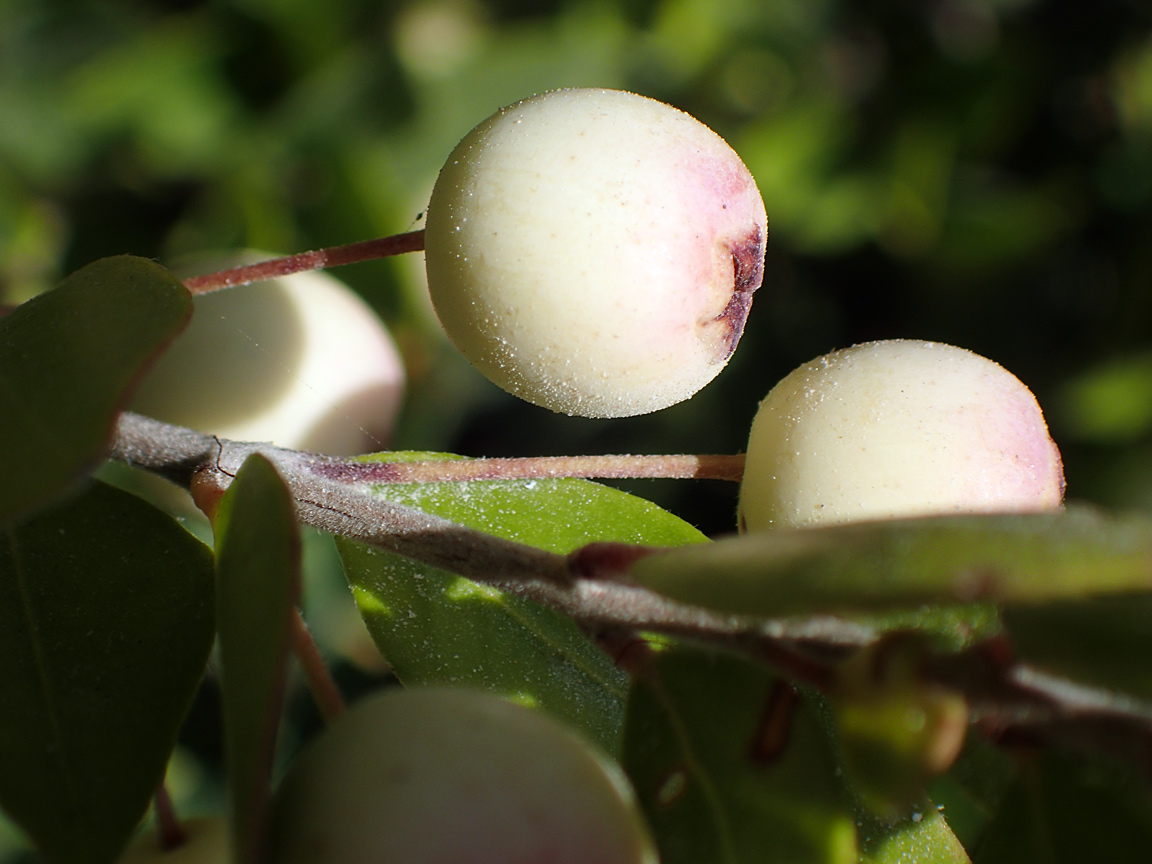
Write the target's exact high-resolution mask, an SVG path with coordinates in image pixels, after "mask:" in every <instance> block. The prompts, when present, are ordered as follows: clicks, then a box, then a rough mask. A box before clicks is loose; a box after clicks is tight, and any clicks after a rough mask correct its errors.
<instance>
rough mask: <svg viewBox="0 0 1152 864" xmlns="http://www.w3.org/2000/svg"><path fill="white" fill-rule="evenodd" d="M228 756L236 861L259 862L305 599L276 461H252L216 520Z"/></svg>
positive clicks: (292, 517)
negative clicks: (295, 628) (293, 631)
mask: <svg viewBox="0 0 1152 864" xmlns="http://www.w3.org/2000/svg"><path fill="white" fill-rule="evenodd" d="M215 531H216V578H217V601H216V603H217V605H216V617H217V621H218V624H217V629H218V631H219V639H220V686H221V691H222V697H223V703H224V756H225V767H226V770H227V774H228V787H229V793H230V796H231V807H232V836H233V848H234V849H235V850H236V855H237V861H239V862H243V864H254V862H257V861H260V860H261V849H262V847H263V840H264V816H265V811H266V804H267V800H268V795H269V792H270V788H271V787H270V783H271V769H272V758H273V755H274V751H275V746H276V730H277V728H278V725H279V720H280V710H281V707H282V705H283V700H284V686H285V676H286V670H287V659H288V650H289V634H290V630H289V627H290V626H291V623H290V622H291V616H292V615H293V614H294V610H295V608H296V603H297V600H298V598H299V594H300V536H299V529H298V527H297V523H296V514H295V509H294V505H293V503H292V497H291V495H290V494H289V492H288V488H287V487H286V486H285V485H284V481H283V480H281V479H280V475H279V474H278V473H277V472H276V469H275V468H274V467H273V466H272V463H271V462H269V461H268V460H267V459H265V458H264V457H263V456H260V455H259V454H257V455H254V456H250V457H249V458H248V459H247V460H245V462H244V464H243V465H242V466H241V468H240V470H239V471H238V472H237V474H236V479H235V480H234V481H233V482H232V485H231V486H230V487H229V488H228V491H227V493H225V495H224V497H223V499H222V500H221V502H220V509H219V511H218V513H217V515H216V520H215Z"/></svg>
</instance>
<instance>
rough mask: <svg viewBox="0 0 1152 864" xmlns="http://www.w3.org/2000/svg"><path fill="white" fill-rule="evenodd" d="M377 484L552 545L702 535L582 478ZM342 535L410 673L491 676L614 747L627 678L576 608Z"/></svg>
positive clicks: (359, 586) (385, 642)
mask: <svg viewBox="0 0 1152 864" xmlns="http://www.w3.org/2000/svg"><path fill="white" fill-rule="evenodd" d="M376 458H383V457H376ZM387 458H389V459H405V460H407V461H412V460H415V459H428V458H452V457H444V456H438V455H436V454H424V453H412V454H387ZM376 493H377V494H379V495H381V496H384V497H386V498H387V499H388V500H389V501H395V502H397V503H401V504H407V505H409V506H413V507H418V508H420V509H422V510H425V511H427V512H429V513H434V514H436V515H439V516H443V517H445V518H448V519H452V520H453V521H455V522H458V523H461V524H464V525H468V526H470V527H473V528H476V529H478V530H481V531H485V532H487V533H489V534H495V535H499V536H501V537H506V538H509V539H512V540H517V541H519V542H521V543H529V544H532V545H534V546H539V547H542V548H544V549H548V550H550V551H553V552H569V551H571V550H572V549H575V548H577V547H579V546H582V545H583V544H585V543H588V542H591V541H595V540H616V541H624V542H633V543H641V542H647V543H653V544H659V545H680V544H684V543H696V542H701V541H703V540H704V537H703V535H701V534H700V533H699V532H698V531H696V529H694V528H692V526H690V525H688V524H687V523H685V522H683V521H681V520H679V519H677V518H676V517H675V516H672V515H671V514H670V513H667V512H666V511H664V510H661V509H660V508H658V507H656V506H655V505H654V504H651V503H650V502H648V501H645V500H643V499H640V498H636V497H633V496H630V495H626V494H624V493H622V492H619V491H617V490H615V489H611V488H609V487H607V486H601V485H599V484H596V483H589V482H588V481H585V480H547V481H543V480H517V481H474V482H468V483H429V484H403V485H401V484H386V485H380V486H377V487H376ZM338 543H339V548H340V555H341V558H342V559H343V561H344V568H345V572H346V573H347V575H348V580H349V582H350V583H351V585H352V588H353V593H354V594H355V596H356V600H357V603H359V605H360V611H361V613H362V614H363V616H364V620H365V621H366V622H367V624H368V629H369V630H370V631H371V633H372V636H373V638H374V639H375V640H376V644H377V645H378V646H379V648H380V650H381V652H383V654H384V656H385V657H386V658H387V660H388V662H389V663H391V664H392V667H393V669H394V670H395V672H396V674H397V676H398V677H399V678H400V679H401V680H402V681H405V682H408V683H453V682H456V683H469V684H472V685H476V686H480V687H484V688H485V689H488V690H492V691H495V692H498V693H501V694H503V695H505V696H509V697H511V698H514V699H518V700H520V701H523V702H525V703H527V704H533V705H538V706H540V707H541V708H543V709H545V710H547V711H549V712H551V713H553V714H556V715H557V716H560V717H563V718H564V719H566V720H567V721H568V722H570V723H571V724H573V725H574V726H576V727H577V728H580V729H582V730H583V731H584V732H585V733H586V734H587V735H588V736H589V737H590V738H591V739H592V740H594V741H595V742H597V743H598V744H599V745H600V746H601V747H603V748H604V749H605V750H607V751H609V752H616V751H617V750H618V748H619V728H620V721H621V718H622V716H623V705H624V699H625V694H626V691H627V678H626V676H625V675H624V674H623V673H621V672H620V671H619V670H617V669H616V668H615V667H614V666H613V665H612V663H611V661H610V660H609V658H608V657H607V656H606V655H605V654H604V652H603V651H601V650H600V649H599V648H597V647H596V646H595V645H593V644H592V643H591V642H589V641H588V639H587V638H586V637H585V636H584V634H583V633H581V631H580V630H579V629H578V628H577V627H576V625H575V624H573V623H572V621H571V620H569V619H568V618H566V617H565V616H563V615H561V614H559V613H557V612H553V611H552V610H549V609H545V608H543V607H541V606H538V605H536V604H535V603H531V602H529V601H526V600H523V599H520V598H518V597H514V596H510V595H507V594H503V593H501V592H499V591H497V590H495V589H493V588H489V587H486V586H481V585H477V584H476V583H474V582H471V581H469V580H467V579H463V578H461V577H457V576H454V575H452V574H450V573H446V572H444V571H441V570H437V569H434V568H431V567H427V566H424V565H421V564H417V563H414V562H412V561H409V560H407V559H405V558H401V557H398V556H396V555H392V554H389V553H386V552H382V551H380V550H377V549H373V548H370V547H367V546H363V545H360V544H356V543H351V542H348V541H343V540H339V541H338Z"/></svg>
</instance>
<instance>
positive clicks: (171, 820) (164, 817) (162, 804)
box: [154, 783, 188, 852]
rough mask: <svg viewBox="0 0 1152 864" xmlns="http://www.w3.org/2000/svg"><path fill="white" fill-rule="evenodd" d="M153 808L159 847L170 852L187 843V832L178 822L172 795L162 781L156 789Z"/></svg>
mask: <svg viewBox="0 0 1152 864" xmlns="http://www.w3.org/2000/svg"><path fill="white" fill-rule="evenodd" d="M154 808H155V811H156V824H157V826H158V829H159V834H160V848H161V849H163V850H164V851H165V852H171V851H172V850H173V849H178V848H180V847H181V846H183V845H184V844H185V843H187V842H188V832H187V831H185V830H184V826H183V825H181V824H180V818H179V817H178V816H177V815H176V808H175V807H174V806H173V805H172V796H171V795H169V794H168V787H167V786H165V785H164V784H163V783H161V784H160V787H159V788H158V789H157V790H156V799H155V804H154Z"/></svg>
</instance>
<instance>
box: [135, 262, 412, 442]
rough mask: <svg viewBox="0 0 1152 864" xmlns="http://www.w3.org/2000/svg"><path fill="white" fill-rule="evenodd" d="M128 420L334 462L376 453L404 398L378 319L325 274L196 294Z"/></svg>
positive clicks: (398, 365) (400, 371)
mask: <svg viewBox="0 0 1152 864" xmlns="http://www.w3.org/2000/svg"><path fill="white" fill-rule="evenodd" d="M195 303H196V307H195V314H194V315H193V318H192V322H191V323H190V324H189V326H188V329H187V330H185V331H184V333H182V334H181V335H180V337H179V338H178V339H177V340H176V341H175V342H174V343H173V344H172V346H171V347H170V348H169V349H168V350H167V351H166V352H165V353H164V354H163V355H161V357H160V358H159V359H158V360H157V362H156V364H155V366H154V367H153V368H152V370H151V371H150V372H149V374H148V375H147V376H146V377H145V379H144V380H143V382H141V385H140V388H139V390H138V391H137V394H136V398H135V400H134V401H133V405H132V407H133V410H135V411H138V412H140V413H142V414H147V415H148V416H150V417H155V418H156V419H158V420H164V421H166V422H169V423H177V424H179V425H181V426H189V427H192V428H193V429H198V430H200V431H201V432H205V433H207V434H213V435H220V436H222V437H224V438H231V439H233V440H239V441H269V442H271V443H273V444H278V445H280V446H281V447H290V448H293V449H302V450H313V451H316V452H320V453H327V454H330V455H334V456H342V455H350V454H354V453H363V452H365V451H366V450H369V449H377V450H379V449H382V448H383V447H384V446H385V443H386V441H387V439H388V437H389V434H390V432H391V430H392V425H393V422H394V420H395V417H396V413H397V411H398V410H399V407H400V400H401V397H402V395H403V391H404V367H403V363H402V361H401V359H400V355H399V353H398V352H397V350H396V347H395V345H394V344H393V342H392V338H391V336H389V334H388V331H387V329H386V328H385V327H384V325H383V323H381V321H380V319H379V317H378V316H377V315H376V314H375V313H374V312H373V311H372V309H371V308H370V307H369V306H368V304H366V303H365V302H364V301H363V300H362V299H360V297H359V296H357V295H356V294H355V293H354V292H353V291H352V290H351V289H349V288H348V287H347V286H346V285H344V283H342V282H340V281H339V280H338V279H336V278H334V277H332V276H330V275H328V274H327V273H319V272H312V273H298V274H296V275H294V276H286V277H283V278H280V279H273V280H269V281H267V282H261V283H257V284H255V285H248V286H244V287H241V288H232V289H229V290H227V291H216V292H213V293H210V294H201V295H198V296H197V297H196V298H195Z"/></svg>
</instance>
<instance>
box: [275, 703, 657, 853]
mask: <svg viewBox="0 0 1152 864" xmlns="http://www.w3.org/2000/svg"><path fill="white" fill-rule="evenodd" d="M270 831H271V855H270V856H269V862H270V864H367V862H396V864H444V862H449V861H451V862H465V861H466V862H468V864H541V862H548V864H656V854H655V852H654V851H653V848H652V845H651V841H650V839H649V835H648V832H647V828H646V827H645V824H644V822H643V820H642V818H641V816H640V815H639V811H638V809H637V806H636V803H635V800H634V798H633V795H632V790H631V787H630V786H629V785H628V781H627V780H626V779H625V778H624V776H623V773H622V772H621V771H620V769H619V768H618V767H617V766H616V765H615V764H613V763H612V762H610V761H609V760H608V759H607V758H606V757H604V756H601V755H599V754H598V753H596V752H595V751H593V750H592V749H590V747H589V746H588V745H586V744H585V743H584V742H582V741H580V740H579V739H577V738H576V737H575V735H573V734H572V733H570V732H569V731H568V730H567V729H565V728H564V727H563V726H561V725H560V724H559V723H558V722H557V721H555V720H552V719H551V718H549V717H546V716H545V715H543V714H541V713H539V712H537V711H534V710H532V709H530V708H524V707H522V706H520V705H515V704H513V703H511V702H506V701H504V700H502V699H498V698H496V697H495V696H490V695H488V694H486V693H480V692H476V691H470V690H459V689H449V688H428V689H423V690H411V691H403V690H390V691H386V692H384V693H382V694H377V695H374V696H369V697H367V698H365V699H364V700H363V701H361V702H359V703H358V704H356V705H354V706H353V707H352V708H351V709H350V710H349V711H348V712H347V713H345V714H344V715H343V716H342V717H341V718H340V719H339V720H337V721H336V723H334V724H333V725H332V727H331V728H329V729H327V730H325V732H324V733H323V734H322V735H321V736H320V737H319V738H318V739H316V740H315V741H314V742H312V743H311V744H310V745H309V746H308V747H307V748H306V749H305V750H304V752H303V753H302V754H301V755H300V757H299V758H298V759H297V760H296V761H295V762H294V763H293V765H292V767H291V768H290V769H289V771H288V774H287V775H286V777H285V778H284V782H283V783H282V784H281V786H280V788H279V789H278V790H277V792H276V795H275V798H274V803H273V811H272V822H271V826H270Z"/></svg>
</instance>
